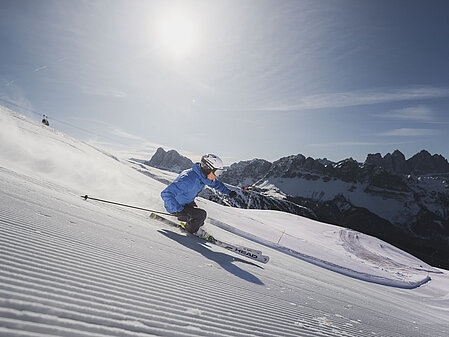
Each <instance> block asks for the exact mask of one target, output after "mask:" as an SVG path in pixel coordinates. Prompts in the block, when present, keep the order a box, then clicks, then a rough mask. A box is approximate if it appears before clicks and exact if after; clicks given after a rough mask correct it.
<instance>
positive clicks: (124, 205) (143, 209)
mask: <svg viewBox="0 0 449 337" xmlns="http://www.w3.org/2000/svg"><path fill="white" fill-rule="evenodd" d="M81 198H83V199H84V200H87V199H90V200H95V201H100V202H104V203H107V204H112V205H118V206H123V207H128V208H134V209H138V210H141V211H146V212H153V213H158V214H163V215H170V216H174V215H173V214H170V213H164V212H160V211H155V210H152V209H147V208H142V207H136V206H131V205H126V204H120V203H118V202H114V201H109V200H103V199H97V198H92V197H89V196H88V195H87V194H86V195H82V196H81Z"/></svg>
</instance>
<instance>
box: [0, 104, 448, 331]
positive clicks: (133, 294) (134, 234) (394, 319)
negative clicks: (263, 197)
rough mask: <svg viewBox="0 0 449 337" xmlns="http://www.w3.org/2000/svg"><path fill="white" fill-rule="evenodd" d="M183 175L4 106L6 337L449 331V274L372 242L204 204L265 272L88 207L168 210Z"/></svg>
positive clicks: (122, 212)
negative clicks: (255, 254)
mask: <svg viewBox="0 0 449 337" xmlns="http://www.w3.org/2000/svg"><path fill="white" fill-rule="evenodd" d="M142 173H144V174H142ZM174 176H176V174H173V173H170V172H167V171H162V170H159V169H156V168H151V167H148V166H146V165H142V164H141V163H139V162H127V161H121V160H120V159H118V158H117V157H116V156H114V155H112V154H109V153H108V152H107V151H104V150H102V149H99V148H97V147H93V146H91V145H89V144H87V143H85V142H82V141H79V140H77V139H74V138H72V137H69V136H67V135H65V134H62V133H60V132H58V131H57V130H55V129H53V128H49V127H46V126H43V125H41V124H40V123H39V122H34V121H31V120H29V119H27V118H25V117H24V116H21V115H19V114H17V113H14V112H12V111H10V110H7V109H4V108H0V255H1V258H0V335H1V336H41V337H42V336H89V337H90V336H292V337H293V336H374V335H376V336H392V337H396V336H398V337H399V336H432V337H439V336H441V337H442V336H446V335H447V334H448V332H449V318H448V315H447V312H448V308H449V298H448V293H449V288H448V284H449V282H448V281H449V272H447V271H445V270H441V269H437V268H433V267H432V266H430V265H428V264H426V263H424V262H422V261H420V260H419V259H417V258H415V257H413V256H411V255H409V254H407V253H405V252H403V251H401V250H399V249H397V248H395V247H393V246H391V245H389V244H387V243H385V242H382V241H380V240H378V239H375V238H373V237H370V236H367V235H363V234H361V233H358V232H356V231H352V230H348V229H345V228H342V227H338V226H332V225H327V224H324V223H320V222H317V221H313V220H310V219H307V218H304V217H300V216H297V215H293V214H288V213H283V212H278V211H261V210H246V209H236V208H231V207H223V206H221V205H217V204H216V203H213V202H210V201H208V200H206V199H203V198H198V201H197V203H198V204H199V206H200V207H202V208H204V209H206V210H207V212H208V214H209V218H208V220H207V223H206V224H205V227H206V229H207V230H208V231H209V232H210V233H211V234H213V235H214V236H216V237H218V238H220V239H222V240H224V241H229V242H233V243H236V244H241V245H245V246H250V247H252V248H254V249H257V250H261V251H263V253H264V254H266V255H269V256H270V258H271V259H270V262H269V263H268V264H264V265H261V264H258V263H255V262H252V261H251V260H247V259H245V258H243V257H241V256H239V255H234V254H233V253H230V252H228V251H226V250H224V249H222V248H220V247H216V246H213V245H210V244H208V243H204V242H202V241H200V240H199V239H197V238H194V237H190V236H185V234H183V233H182V232H180V231H178V230H177V229H174V228H169V227H167V226H166V225H164V224H162V223H160V222H157V221H155V220H152V219H149V217H148V213H146V212H142V211H138V210H134V209H129V208H122V207H119V206H117V205H111V204H104V203H98V202H95V201H89V200H88V201H85V200H83V199H82V198H81V197H80V196H81V195H84V194H89V195H90V196H94V197H100V198H104V199H109V200H113V201H117V202H124V203H128V204H133V205H136V206H140V207H146V208H151V209H155V210H163V206H162V201H161V199H160V191H161V190H162V189H163V188H164V187H165V184H164V183H161V182H160V180H162V179H165V180H167V181H169V180H170V179H171V178H173V177H174ZM152 177H153V178H152ZM155 177H156V178H158V179H154V178H155Z"/></svg>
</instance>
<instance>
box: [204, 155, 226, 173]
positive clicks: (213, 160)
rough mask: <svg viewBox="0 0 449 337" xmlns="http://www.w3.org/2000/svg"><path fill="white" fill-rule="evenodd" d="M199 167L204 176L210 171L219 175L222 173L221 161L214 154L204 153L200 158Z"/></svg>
mask: <svg viewBox="0 0 449 337" xmlns="http://www.w3.org/2000/svg"><path fill="white" fill-rule="evenodd" d="M201 169H202V170H203V173H204V174H205V175H206V176H207V175H209V173H211V172H212V173H213V174H214V175H215V176H216V177H219V176H220V175H221V174H222V173H223V161H222V160H221V159H220V157H218V156H216V155H214V154H206V155H204V156H203V157H202V158H201Z"/></svg>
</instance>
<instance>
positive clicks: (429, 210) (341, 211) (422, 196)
mask: <svg viewBox="0 0 449 337" xmlns="http://www.w3.org/2000/svg"><path fill="white" fill-rule="evenodd" d="M158 152H161V151H159V150H158ZM175 152H176V151H175ZM156 154H157V153H156ZM150 162H151V161H150ZM171 165H172V166H173V167H174V168H179V167H180V163H172V164H171ZM162 166H164V167H165V169H169V170H172V171H173V169H170V167H169V166H170V165H168V163H164V164H163V165H162ZM186 166H187V165H186ZM190 166H191V165H190ZM159 168H161V166H159ZM220 180H222V181H223V182H225V183H227V184H230V185H233V186H238V187H245V190H240V191H239V193H238V197H237V198H236V199H235V200H229V199H227V198H225V197H223V196H220V195H218V194H216V193H215V192H214V191H212V190H206V191H204V192H203V194H202V196H204V197H206V198H208V199H210V200H214V201H216V202H219V203H221V204H225V205H228V206H235V207H242V208H258V209H272V210H281V211H285V212H290V213H294V214H298V215H301V216H306V217H308V218H312V219H315V220H318V221H322V222H327V223H331V224H337V225H340V226H344V227H348V228H351V229H355V230H357V231H360V232H362V233H366V234H369V235H373V236H375V237H378V238H380V239H382V240H384V241H387V242H389V243H391V244H393V245H395V246H398V247H399V248H401V249H403V250H406V251H408V252H409V253H411V254H413V255H415V256H417V257H419V258H421V259H422V260H424V261H426V262H428V263H430V264H432V265H434V266H439V267H443V268H445V269H449V163H448V161H447V160H446V159H445V158H444V157H443V156H441V155H437V154H435V155H431V154H430V153H429V152H427V151H425V150H422V151H421V152H419V153H417V154H416V155H414V156H412V157H411V158H409V159H406V158H405V156H404V155H403V154H402V153H401V152H400V151H398V150H396V151H394V152H393V153H391V154H390V153H388V154H386V155H385V156H382V155H381V154H379V153H377V154H369V155H368V156H367V158H366V160H365V162H363V163H360V162H357V161H355V160H353V159H352V158H349V159H345V160H342V161H340V162H331V161H329V160H327V159H313V158H311V157H305V156H303V155H301V154H298V155H292V156H288V157H284V158H281V159H279V160H277V161H275V162H273V163H271V162H269V161H266V160H263V159H253V160H249V161H241V162H238V163H235V164H232V165H231V166H230V167H228V168H227V169H226V171H225V172H224V173H223V175H222V176H221V177H220Z"/></svg>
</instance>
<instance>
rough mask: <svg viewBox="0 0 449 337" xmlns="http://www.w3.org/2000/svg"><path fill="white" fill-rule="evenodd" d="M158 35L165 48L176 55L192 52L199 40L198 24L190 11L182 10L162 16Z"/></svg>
mask: <svg viewBox="0 0 449 337" xmlns="http://www.w3.org/2000/svg"><path fill="white" fill-rule="evenodd" d="M158 35H159V39H160V40H161V43H162V45H163V46H164V47H165V49H166V50H167V51H168V52H169V53H171V54H172V55H174V56H185V55H187V54H188V53H190V52H192V50H193V49H194V47H195V44H196V42H197V41H196V39H197V31H196V24H195V22H194V20H193V18H192V17H191V16H189V13H187V12H182V11H175V12H171V13H169V14H168V15H166V16H165V17H163V18H161V21H160V23H159V27H158Z"/></svg>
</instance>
